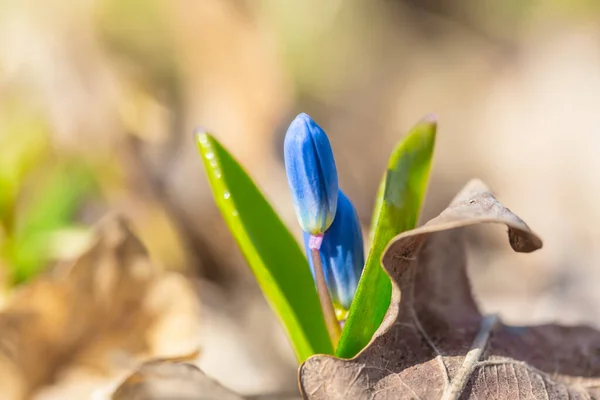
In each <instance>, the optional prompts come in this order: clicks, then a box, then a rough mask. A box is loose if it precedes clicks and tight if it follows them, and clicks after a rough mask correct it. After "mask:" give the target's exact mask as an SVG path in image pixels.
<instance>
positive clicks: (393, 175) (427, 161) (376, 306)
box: [336, 117, 437, 358]
mask: <svg viewBox="0 0 600 400" xmlns="http://www.w3.org/2000/svg"><path fill="white" fill-rule="evenodd" d="M436 127H437V125H436V122H435V120H434V119H433V118H432V117H426V118H425V119H423V120H422V121H421V122H419V123H418V124H417V125H415V126H414V127H413V128H412V129H411V130H410V132H409V133H408V135H406V137H404V138H403V140H402V141H401V142H400V143H399V144H398V145H397V146H396V148H395V149H394V151H393V153H392V156H391V158H390V161H389V164H388V169H387V173H386V176H385V178H384V179H385V182H384V183H382V186H381V188H380V190H379V194H378V199H377V201H376V210H375V212H374V214H373V222H372V226H373V227H374V230H373V233H371V235H372V236H373V241H372V243H371V249H370V251H369V255H368V256H367V261H366V263H365V268H364V270H363V273H362V276H361V278H360V282H359V284H358V288H357V290H356V295H355V297H354V301H353V302H352V306H351V307H350V312H349V314H348V319H347V320H346V323H345V325H344V330H343V331H342V337H341V339H340V342H339V345H338V348H337V350H336V355H337V356H338V357H343V358H350V357H354V356H355V355H356V354H357V353H358V352H359V351H360V350H362V349H363V348H364V347H365V346H366V345H367V343H369V341H370V340H371V337H372V336H373V334H374V333H375V331H376V330H377V328H379V325H381V322H382V321H383V317H384V316H385V313H386V311H387V309H388V307H389V305H390V298H391V294H392V286H391V282H390V278H389V277H388V275H387V274H386V273H385V271H384V270H383V268H382V267H381V257H382V255H383V250H384V249H385V247H386V246H387V244H388V242H389V241H390V240H391V239H392V238H393V237H394V236H396V235H397V234H399V233H401V232H404V231H406V230H409V229H413V228H414V227H415V226H416V224H417V220H418V217H419V212H420V210H421V204H422V202H423V198H424V197H425V191H426V189H427V182H428V181H429V170H430V168H431V159H432V156H433V148H434V144H435V133H436Z"/></svg>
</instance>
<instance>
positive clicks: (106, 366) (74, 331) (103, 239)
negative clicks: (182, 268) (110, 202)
mask: <svg viewBox="0 0 600 400" xmlns="http://www.w3.org/2000/svg"><path fill="white" fill-rule="evenodd" d="M198 307H199V305H198V301H197V296H196V294H195V292H194V290H193V288H192V286H191V284H190V283H189V282H188V281H187V280H186V279H185V278H184V277H182V276H180V275H178V274H175V273H168V272H164V271H160V270H158V269H156V268H154V267H153V265H152V264H151V262H150V259H149V257H148V254H147V252H146V249H145V248H144V246H143V245H142V244H141V242H140V241H139V240H138V239H137V238H136V237H135V236H134V235H133V234H132V233H131V231H130V229H129V227H128V226H127V224H126V223H125V222H124V221H122V220H120V219H116V218H109V219H106V220H105V221H103V223H102V224H100V226H99V228H98V229H97V233H96V241H95V244H93V245H92V246H91V248H90V249H89V250H87V251H86V252H85V253H84V254H83V255H82V256H81V257H79V258H78V259H77V260H76V261H75V262H73V263H69V264H64V265H62V266H59V268H57V269H56V270H54V271H53V274H51V276H49V277H43V278H40V279H38V280H37V281H33V282H31V283H29V284H27V285H25V286H24V287H22V288H21V289H20V290H19V291H18V292H16V293H15V294H14V296H13V298H12V299H10V301H9V303H8V305H7V306H6V308H5V309H4V310H3V311H2V312H0V382H2V384H1V385H2V395H1V396H0V397H2V398H3V399H10V400H12V399H21V398H25V397H30V396H32V395H33V394H34V393H36V396H37V397H36V398H61V399H68V398H77V399H80V398H88V397H89V396H90V394H91V393H92V392H94V391H95V390H97V389H98V385H101V384H104V385H106V384H108V383H109V382H112V381H113V380H114V379H117V378H120V377H122V376H123V375H124V374H126V373H128V372H129V371H131V368H132V367H133V366H135V365H137V364H138V363H139V362H140V361H143V360H147V359H148V358H150V357H157V356H172V355H176V354H189V353H190V352H192V351H194V350H197V348H198V343H197V339H198V328H199V327H198V312H199V308H198ZM86 379H88V380H89V382H90V384H89V385H85V384H83V382H85V381H86ZM69 381H71V382H69ZM70 384H71V387H69V386H70ZM48 385H52V386H48ZM41 388H44V389H43V391H42V393H40V391H39V390H40V389H41Z"/></svg>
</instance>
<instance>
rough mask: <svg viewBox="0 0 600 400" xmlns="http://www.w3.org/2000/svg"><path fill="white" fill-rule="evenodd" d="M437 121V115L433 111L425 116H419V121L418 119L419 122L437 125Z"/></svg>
mask: <svg viewBox="0 0 600 400" xmlns="http://www.w3.org/2000/svg"><path fill="white" fill-rule="evenodd" d="M437 122H438V116H437V114H434V113H429V114H427V115H426V116H424V117H423V118H421V121H420V123H421V124H429V125H437Z"/></svg>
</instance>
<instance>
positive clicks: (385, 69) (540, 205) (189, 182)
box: [0, 0, 600, 399]
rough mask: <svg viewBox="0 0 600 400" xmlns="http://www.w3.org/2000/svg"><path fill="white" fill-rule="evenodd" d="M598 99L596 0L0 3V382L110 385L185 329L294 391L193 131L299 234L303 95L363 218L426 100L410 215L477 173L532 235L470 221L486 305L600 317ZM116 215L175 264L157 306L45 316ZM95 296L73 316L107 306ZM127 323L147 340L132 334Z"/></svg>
mask: <svg viewBox="0 0 600 400" xmlns="http://www.w3.org/2000/svg"><path fill="white" fill-rule="evenodd" d="M599 105H600V3H599V2H597V1H593V0H571V1H566V0H540V1H523V0H519V1H515V0H505V1H493V0H375V1H373V0H347V1H342V0H332V1H328V2H322V1H317V0H306V1H302V2H284V1H278V0H203V1H191V0H124V1H123V0H120V1H117V0H83V1H77V2H69V4H67V2H63V1H58V0H37V1H17V0H0V283H1V286H2V291H1V298H2V305H1V307H2V309H3V311H2V313H1V314H0V385H2V390H3V393H8V394H6V395H7V396H9V397H7V398H9V399H11V398H15V399H19V398H35V399H54V398H60V399H69V398H75V399H79V398H88V396H97V397H96V398H103V397H102V395H103V394H106V393H109V392H110V390H111V387H114V385H115V382H117V381H118V379H120V378H122V377H123V374H125V373H126V372H127V371H131V369H130V368H131V365H134V363H135V362H138V361H139V360H142V359H145V358H147V357H161V356H168V355H173V354H179V355H180V354H181V352H184V353H185V352H186V351H192V352H193V351H194V349H198V350H199V356H198V357H197V358H195V363H196V364H197V365H199V366H200V367H201V368H202V369H203V370H204V371H205V372H206V373H207V374H209V375H211V376H213V377H214V378H216V379H217V380H219V381H220V382H221V383H223V384H224V385H226V386H228V387H230V388H232V389H234V390H236V391H238V392H240V393H242V394H248V395H254V394H264V393H294V391H295V390H296V387H297V386H296V365H295V360H294V357H293V354H292V351H291V348H290V347H289V345H288V344H287V342H286V338H285V336H284V334H283V331H282V330H281V328H280V327H279V325H278V323H277V321H276V320H275V318H274V317H273V316H272V315H271V313H270V311H269V309H268V307H267V305H266V302H265V301H264V299H263V298H262V296H261V294H260V292H259V290H258V287H257V285H256V283H255V282H254V279H253V277H252V275H251V273H250V271H249V269H248V268H247V265H246V264H245V262H244V260H243V258H242V257H241V255H240V252H239V251H238V249H237V247H236V245H235V243H234V241H233V239H232V237H231V235H230V234H229V233H228V231H227V229H226V227H225V224H224V222H223V220H222V218H221V216H220V215H219V213H218V210H217V208H216V206H215V205H214V203H213V200H212V195H211V193H210V190H209V187H208V184H207V181H206V178H205V176H204V169H203V166H202V162H201V160H200V158H199V156H198V155H197V153H196V148H195V144H194V142H193V139H192V132H193V130H194V128H195V127H197V126H203V127H206V128H207V129H209V130H210V131H211V132H214V134H215V136H216V137H217V138H218V139H219V140H220V141H222V143H223V144H224V145H225V146H226V147H227V148H228V149H229V150H230V151H231V152H232V153H233V154H234V156H235V157H236V158H237V159H238V160H239V161H240V162H241V164H242V165H244V166H245V168H246V169H247V170H248V172H249V173H250V174H251V175H252V177H253V178H254V179H255V181H256V182H257V184H258V185H259V186H260V187H261V188H262V190H263V191H264V193H265V194H266V196H267V197H268V198H269V199H270V200H271V201H272V203H273V205H274V207H275V208H276V210H277V211H278V212H279V213H280V214H281V216H282V218H283V219H284V220H285V222H286V223H287V224H288V225H289V226H290V229H291V230H292V231H293V232H294V234H295V235H296V236H297V237H298V239H300V229H299V227H298V226H297V224H296V222H295V216H294V214H293V208H292V205H291V199H290V195H289V193H288V188H287V183H286V179H285V175H284V172H283V169H282V164H283V162H282V160H283V157H282V143H283V135H284V133H285V130H286V128H287V125H288V124H289V123H290V122H291V120H292V119H293V118H294V116H295V115H296V114H298V113H299V112H307V113H309V114H310V115H311V116H312V117H313V118H314V119H315V120H316V121H317V122H318V123H319V124H320V125H321V126H322V127H323V128H324V129H325V130H326V132H328V134H329V136H330V140H331V142H332V146H333V149H334V152H335V156H336V161H337V164H338V171H339V174H340V184H341V186H342V188H343V189H344V190H345V192H346V193H347V194H348V195H349V196H350V197H351V199H352V200H353V202H354V203H355V205H356V207H357V209H358V213H359V217H360V219H361V223H362V225H363V227H364V228H365V229H366V228H367V227H368V225H369V219H370V217H371V209H372V207H373V203H374V200H375V193H376V189H377V186H378V183H379V179H380V177H381V174H382V171H383V170H384V168H385V165H386V163H387V158H388V155H389V153H390V151H391V149H392V147H393V146H394V144H395V143H396V142H397V141H398V140H399V139H400V138H401V137H402V135H403V133H404V132H406V131H407V130H408V129H409V128H410V127H411V126H412V125H413V124H414V123H415V122H417V121H418V120H419V119H420V118H421V117H423V116H424V115H426V114H428V113H431V112H433V113H435V114H437V115H438V117H439V129H438V142H437V147H436V153H435V157H434V164H433V169H432V179H431V183H430V189H429V192H428V195H427V199H426V204H425V208H424V210H423V214H422V217H421V221H426V220H428V219H430V218H432V217H433V216H435V215H437V213H439V212H440V211H441V210H442V209H443V208H444V207H445V206H446V204H447V203H448V202H449V201H450V200H451V199H452V197H453V196H454V194H456V193H457V192H458V191H459V190H460V188H461V187H462V186H463V185H464V184H465V183H466V182H467V181H468V180H469V179H470V178H473V177H478V178H481V179H483V180H484V181H485V182H487V183H488V184H489V185H490V186H491V187H492V188H493V189H494V190H495V192H496V194H497V197H498V198H499V199H500V200H501V201H502V202H503V203H504V204H505V205H507V206H508V207H510V208H511V209H512V210H513V211H514V212H516V213H517V214H518V215H519V216H521V217H522V218H523V219H524V220H525V221H527V223H528V224H529V225H530V226H531V227H532V228H533V229H534V231H536V232H537V233H538V234H540V236H541V237H542V238H543V240H544V248H543V249H542V250H541V251H539V252H537V253H534V254H530V255H523V254H513V253H511V252H510V250H509V246H508V245H507V241H506V237H505V233H504V229H503V228H499V227H497V226H492V227H483V228H476V229H472V230H468V231H466V234H467V237H468V249H469V257H470V262H471V265H470V267H469V268H470V274H471V278H472V281H473V287H474V291H475V294H476V296H477V298H478V300H479V302H480V305H481V307H482V308H483V309H484V310H485V311H486V312H499V313H500V314H501V315H502V317H503V318H504V320H505V321H506V322H508V323H512V324H534V323H545V322H552V321H559V322H562V323H566V324H580V323H581V324H591V325H593V326H596V327H600V291H599V290H597V287H598V284H599V283H600V268H599V267H598V265H599V264H598V263H599V262H600V208H598V207H597V206H596V205H597V204H598V203H599V202H600V157H598V156H597V153H598V151H600V124H599V122H598V117H597V116H598V107H599ZM115 213H117V214H120V215H123V216H125V217H126V218H127V219H128V220H129V221H130V225H131V227H132V229H133V230H134V232H135V233H136V234H137V235H138V236H139V237H140V239H141V241H142V242H143V243H144V244H145V245H146V247H147V248H148V250H149V252H150V257H151V259H152V263H153V265H154V266H155V267H156V268H157V272H156V274H157V275H156V276H157V277H158V278H157V279H158V280H160V281H161V282H165V281H168V282H170V283H168V284H166V285H162V284H161V285H162V286H161V287H160V288H158V289H156V288H152V289H148V293H151V295H149V294H148V293H146V292H144V293H145V294H144V296H145V297H143V301H141V302H140V305H139V307H141V308H142V309H144V310H145V309H152V310H159V311H157V312H156V315H157V316H158V317H157V318H159V319H160V320H161V321H162V322H164V323H163V324H162V325H160V326H161V327H162V328H160V329H159V328H156V326H154V325H152V327H153V328H152V330H151V332H150V330H148V329H142V328H140V329H138V330H135V329H131V330H126V331H127V332H126V334H124V333H123V332H124V331H125V328H123V326H124V325H119V324H118V323H117V324H116V325H114V327H113V328H114V329H112V330H110V329H105V330H102V332H100V333H98V332H96V331H94V332H95V333H93V334H92V335H88V336H76V337H75V336H73V335H71V336H73V337H71V338H70V339H69V341H71V342H69V343H70V344H69V345H68V346H67V345H66V344H65V343H66V339H64V336H65V335H64V332H65V331H70V328H69V325H68V324H67V325H60V324H58V323H55V322H53V321H55V320H56V319H57V318H59V319H60V318H62V317H61V316H64V315H71V314H70V313H71V310H70V308H69V307H72V306H73V304H70V303H69V302H68V301H67V302H62V303H61V302H58V301H55V300H56V299H59V298H63V297H61V296H63V294H64V293H63V292H64V291H65V290H67V289H64V287H63V286H64V285H63V286H61V288H59V289H56V288H55V287H54V286H52V285H56V283H47V282H46V281H45V280H44V279H47V278H46V277H48V276H50V275H52V274H53V273H54V272H53V271H55V267H54V266H55V265H56V263H57V261H59V260H69V259H73V258H75V257H77V256H78V255H79V254H80V253H81V252H82V251H83V250H85V249H86V248H87V247H88V246H89V244H90V241H91V238H92V226H93V225H94V224H95V223H96V222H97V221H99V220H102V218H103V217H104V216H105V215H107V214H115ZM41 282H46V283H43V284H42V283H41ZM134 282H135V281H134ZM48 285H51V288H50V289H51V290H50V289H49V288H48ZM132 285H134V286H135V283H134V284H132ZM169 285H171V286H169ZM136 287H137V286H136ZM48 290H50V292H51V293H53V294H52V295H51V296H50V299H54V300H48V298H47V297H46V296H48V293H49V292H48ZM69 290H72V289H69ZM124 290H129V289H127V288H125V289H124ZM131 290H133V289H131ZM175 293H176V294H177V295H175ZM28 296H30V297H28ZM31 296H33V297H31ZM82 296H84V295H83V294H82ZM89 296H93V294H89ZM31 298H35V299H36V300H35V301H33V300H31ZM157 298H160V299H161V300H160V301H159V300H157ZM82 299H83V300H81V302H80V307H84V308H85V306H86V304H88V303H86V300H85V297H82ZM167 300H168V301H167ZM165 301H167V302H168V303H169V306H168V307H166V306H165V307H162V308H161V307H158V308H157V307H156V304H163V303H164V302H165ZM61 304H62V306H61ZM89 304H90V308H89V310H87V311H82V314H80V315H85V316H86V317H92V318H99V317H98V315H100V314H98V311H97V309H95V308H93V307H95V306H93V304H96V303H94V302H93V301H91V300H90V303H89ZM119 304H120V303H119ZM119 304H117V303H115V304H113V305H112V306H111V307H116V308H118V307H120V305H119ZM165 304H166V303H165ZM61 307H62V308H61ZM111 307H109V308H108V311H109V312H112V311H111V310H112V308H111ZM153 307H154V308H153ZM182 310H183V311H182ZM105 311H106V310H105ZM136 312H137V309H133V310H129V311H128V312H125V313H124V314H123V315H124V316H123V318H125V319H127V318H128V316H131V315H132V313H136ZM163 314H164V315H163ZM32 315H33V316H35V318H37V319H36V321H44V324H43V325H35V324H32V323H31V321H32V319H31V318H33V317H32ZM78 315H79V314H78ZM163 317H164V318H163ZM82 318H83V317H82ZM77 319H78V320H79V319H80V318H77ZM65 320H66V319H65ZM61 321H62V320H61ZM119 321H121V320H119ZM121 322H122V321H121ZM162 322H161V323H162ZM57 324H58V325H57ZM41 326H44V327H45V326H53V327H55V328H56V327H59V328H56V329H57V330H56V334H55V335H54V336H52V335H50V336H49V335H48V334H46V335H44V334H45V333H47V332H48V331H49V330H48V329H45V328H41ZM165 326H167V327H168V328H164V327H165ZM163 328H164V329H163ZM128 329H129V328H128ZM136 329H137V328H136ZM22 330H29V333H31V336H24V335H23V333H22ZM42 333H44V334H42ZM149 335H151V336H152V338H153V339H152V340H150V339H148V337H149ZM24 337H27V338H28V339H27V340H26V339H23V338H24ZM19 338H20V339H19ZM19 340H20V341H19ZM132 341H133V342H135V341H142V342H143V343H145V344H146V345H145V346H141V347H142V348H132V347H131V346H129V347H128V350H127V351H125V350H124V349H125V347H126V346H124V343H130V342H132ZM73 343H76V346H75V345H73ZM99 343H102V345H101V346H100V345H99ZM148 343H150V344H148ZM152 343H153V344H152ZM157 343H159V344H157ZM182 343H185V344H186V345H185V346H184V345H183V344H182ZM188 343H190V344H189V346H188V345H187V344H188ZM151 344H152V345H151ZM92 345H93V346H92ZM179 345H181V346H179ZM60 346H66V347H64V349H69V351H68V352H66V350H65V351H64V352H62V353H60V354H61V356H56V357H54V356H52V357H50V356H49V354H50V353H52V351H51V350H50V349H54V348H56V347H60ZM178 346H179V347H178ZM186 346H187V347H186ZM91 347H93V351H91V350H90V348H91ZM174 347H176V349H175V348H174ZM25 349H26V350H25ZM48 352H50V353H48ZM52 354H54V353H52ZM82 354H85V356H83V355H82ZM42 360H44V361H43V362H42ZM10 396H12V397H10Z"/></svg>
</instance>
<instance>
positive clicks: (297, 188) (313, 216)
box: [283, 113, 338, 235]
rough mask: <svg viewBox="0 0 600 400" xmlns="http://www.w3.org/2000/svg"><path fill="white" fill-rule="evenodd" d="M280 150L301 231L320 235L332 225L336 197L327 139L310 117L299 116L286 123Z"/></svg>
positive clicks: (336, 181)
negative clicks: (281, 150) (288, 124)
mask: <svg viewBox="0 0 600 400" xmlns="http://www.w3.org/2000/svg"><path fill="white" fill-rule="evenodd" d="M283 150H284V152H283V154H284V158H285V170H286V173H287V177H288V183H289V186H290V189H291V191H292V200H293V201H294V208H295V210H296V216H297V217H298V222H299V223H300V226H301V227H302V230H303V231H304V232H307V233H309V234H312V235H322V234H323V233H324V232H325V231H326V230H327V229H328V228H329V227H330V226H331V223H332V222H333V218H334V217H335V210H336V207H337V196H338V178H337V170H336V168H335V161H334V159H333V152H332V151H331V145H330V144H329V139H328V138H327V135H326V134H325V132H324V131H323V129H321V127H320V126H319V125H317V124H316V122H315V121H313V120H312V118H311V117H309V116H308V115H307V114H304V113H302V114H300V115H298V116H297V117H296V118H295V119H294V121H292V123H291V124H290V127H289V128H288V131H287V133H286V135H285V142H284V145H283Z"/></svg>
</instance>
